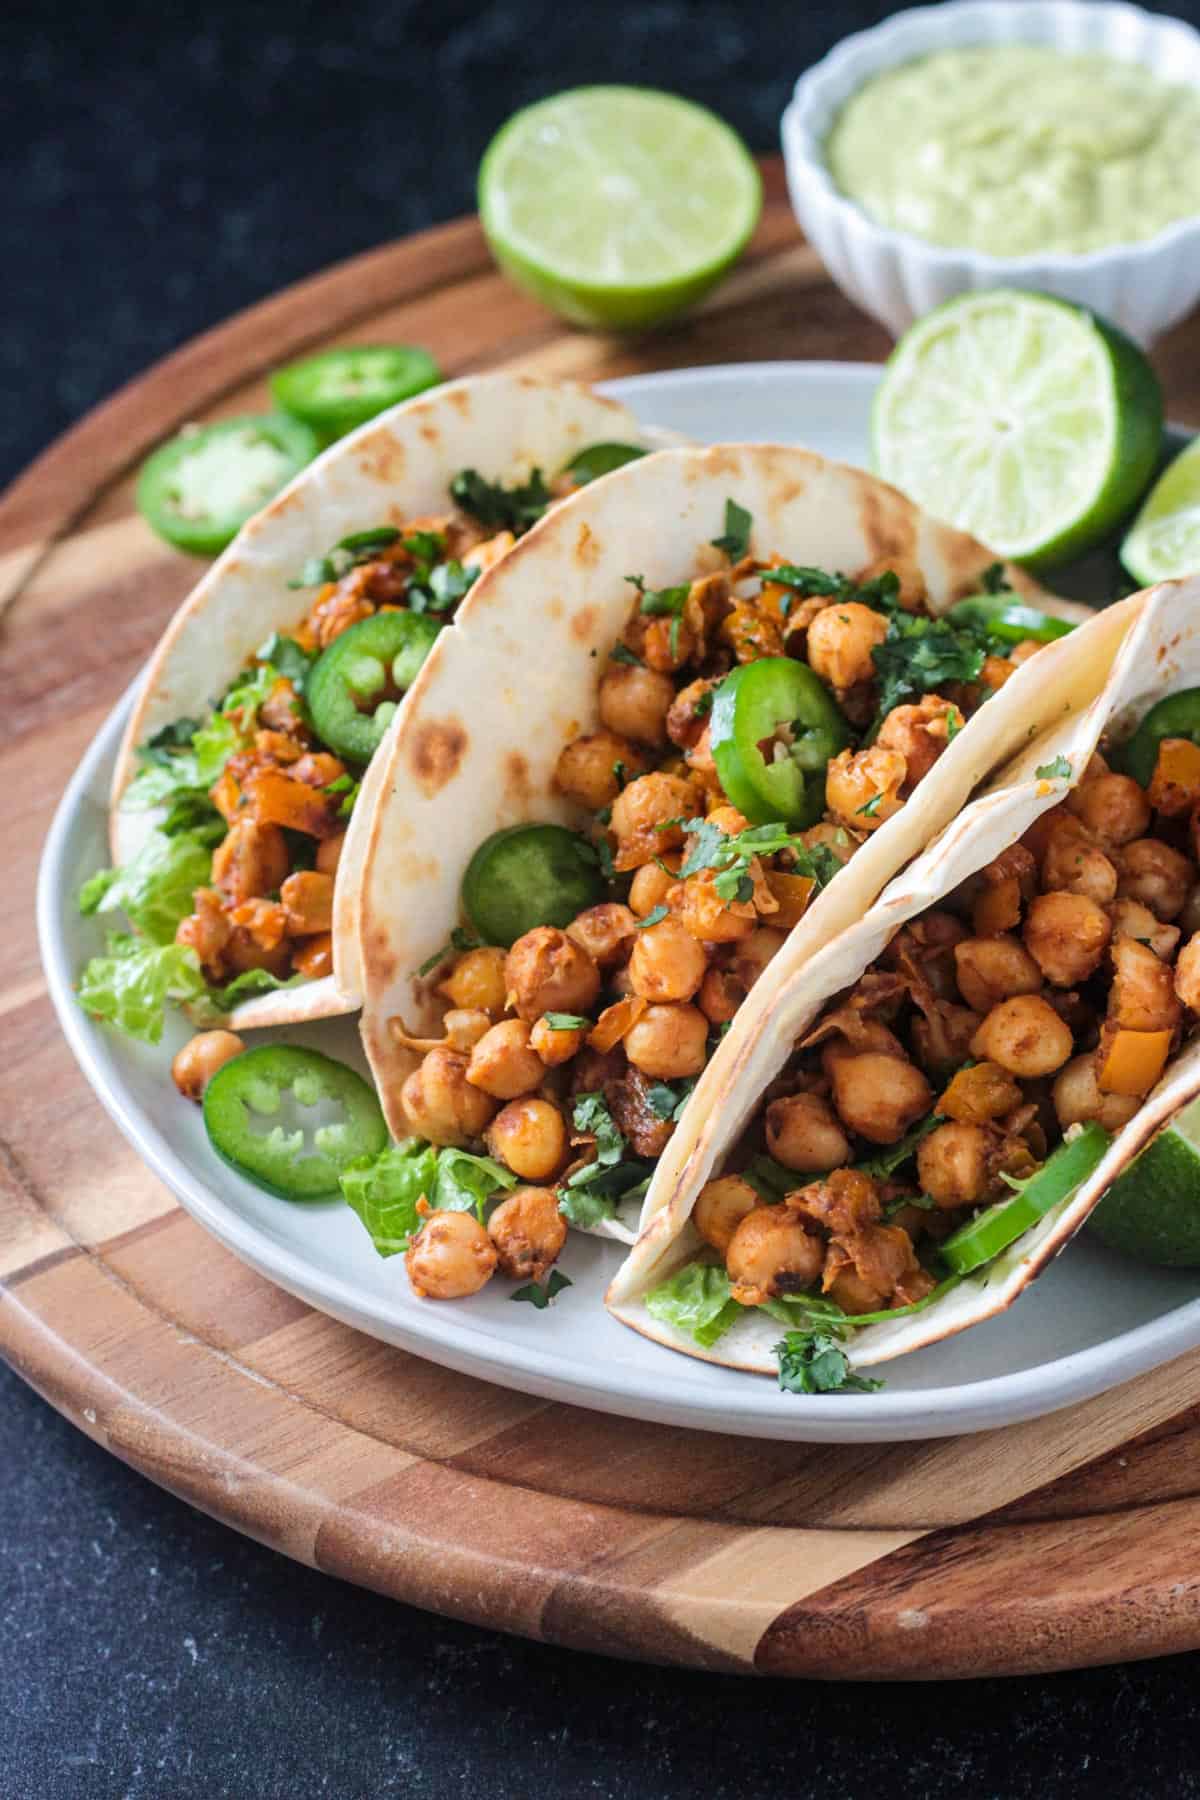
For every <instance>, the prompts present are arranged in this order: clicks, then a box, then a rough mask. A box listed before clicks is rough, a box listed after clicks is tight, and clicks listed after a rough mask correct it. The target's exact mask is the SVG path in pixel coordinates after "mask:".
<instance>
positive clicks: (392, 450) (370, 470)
mask: <svg viewBox="0 0 1200 1800" xmlns="http://www.w3.org/2000/svg"><path fill="white" fill-rule="evenodd" d="M405 462H406V458H405V454H404V445H403V444H400V443H397V441H396V439H395V438H394V437H393V436H392V435H391V433H390V432H380V433H379V434H378V436H377V437H376V438H375V439H373V440H372V441H371V442H369V443H368V444H367V445H365V446H364V449H363V453H362V455H361V456H360V458H359V463H358V466H359V468H360V469H361V470H362V473H363V474H364V475H365V476H367V478H368V480H371V481H379V482H383V483H386V484H387V485H388V486H391V485H392V484H393V483H395V482H398V481H401V480H403V478H404V469H405Z"/></svg>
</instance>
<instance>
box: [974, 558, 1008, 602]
mask: <svg viewBox="0 0 1200 1800" xmlns="http://www.w3.org/2000/svg"><path fill="white" fill-rule="evenodd" d="M979 585H980V587H981V588H982V589H983V591H984V593H985V594H1011V593H1012V582H1011V581H1009V579H1008V577H1007V576H1006V575H1005V573H1004V564H1003V563H1002V562H994V563H989V564H988V566H987V568H986V569H985V570H984V571H983V574H982V575H981V576H980V577H979Z"/></svg>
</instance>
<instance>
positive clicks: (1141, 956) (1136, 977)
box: [1108, 937, 1180, 1031]
mask: <svg viewBox="0 0 1200 1800" xmlns="http://www.w3.org/2000/svg"><path fill="white" fill-rule="evenodd" d="M1112 961H1113V984H1112V987H1111V988H1110V989H1109V995H1108V1016H1109V1019H1110V1020H1111V1021H1112V1022H1113V1024H1115V1025H1120V1026H1122V1027H1124V1029H1125V1030H1127V1031H1174V1029H1175V1027H1176V1026H1177V1025H1178V1023H1179V1019H1180V1009H1179V1001H1178V999H1177V997H1176V994H1175V983H1174V977H1173V973H1172V970H1171V966H1170V964H1169V963H1165V962H1162V961H1160V959H1159V958H1158V957H1157V956H1155V954H1154V952H1153V950H1151V949H1150V947H1149V945H1148V944H1139V943H1138V941H1137V939H1136V938H1130V937H1118V938H1114V939H1113V947H1112Z"/></svg>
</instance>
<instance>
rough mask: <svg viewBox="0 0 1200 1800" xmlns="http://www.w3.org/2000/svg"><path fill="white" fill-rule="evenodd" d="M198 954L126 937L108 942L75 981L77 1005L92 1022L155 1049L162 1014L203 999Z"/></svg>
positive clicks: (159, 1032)
mask: <svg viewBox="0 0 1200 1800" xmlns="http://www.w3.org/2000/svg"><path fill="white" fill-rule="evenodd" d="M207 991H208V990H207V989H206V987H205V985H204V977H203V975H202V974H201V973H200V963H199V960H198V958H197V956H196V952H195V951H194V950H192V949H189V948H188V947H187V946H186V945H184V944H152V943H147V941H146V940H145V939H144V938H135V937H132V936H130V935H129V934H128V933H124V934H117V935H114V936H112V937H110V938H109V940H108V948H107V950H106V953H105V954H104V955H103V956H94V957H93V958H92V960H91V962H89V963H88V965H87V967H86V968H85V969H84V971H83V974H82V976H81V977H80V981H79V989H78V992H79V1003H80V1005H81V1006H82V1007H83V1009H84V1011H85V1012H88V1013H90V1014H91V1016H92V1017H93V1018H94V1019H103V1020H105V1021H106V1022H107V1023H108V1024H110V1025H114V1026H115V1027H116V1028H117V1030H118V1031H124V1032H127V1033H128V1035H129V1036H130V1037H134V1038H139V1039H141V1041H142V1042H143V1043H145V1044H157V1043H158V1042H159V1040H160V1039H161V1037H162V1031H163V1009H164V1007H165V1006H166V1005H167V1002H168V1001H174V1002H176V1003H177V1004H178V1003H182V1002H184V1001H191V1000H199V999H201V998H203V997H204V996H205V995H206V994H207Z"/></svg>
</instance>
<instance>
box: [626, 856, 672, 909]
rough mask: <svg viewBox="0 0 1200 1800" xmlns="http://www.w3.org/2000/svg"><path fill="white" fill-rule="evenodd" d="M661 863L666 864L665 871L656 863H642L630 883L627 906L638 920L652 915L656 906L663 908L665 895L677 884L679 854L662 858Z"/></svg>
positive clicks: (665, 901)
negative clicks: (648, 914) (649, 914)
mask: <svg viewBox="0 0 1200 1800" xmlns="http://www.w3.org/2000/svg"><path fill="white" fill-rule="evenodd" d="M661 861H663V862H665V863H666V865H667V866H666V868H665V869H660V868H659V866H658V863H656V862H648V863H643V864H642V866H641V868H640V869H638V870H637V872H636V874H635V875H634V877H633V880H632V882H631V883H630V887H629V905H630V909H631V911H633V912H634V913H636V914H637V916H638V918H639V919H644V918H645V916H646V914H647V913H652V912H653V911H654V909H655V907H656V906H665V905H666V904H667V895H668V894H669V893H670V891H671V889H672V888H673V887H675V886H676V884H677V882H678V879H679V868H680V864H681V863H682V862H683V858H682V856H680V854H679V852H678V851H675V852H674V853H673V854H672V855H670V856H664V857H662V858H661Z"/></svg>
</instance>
